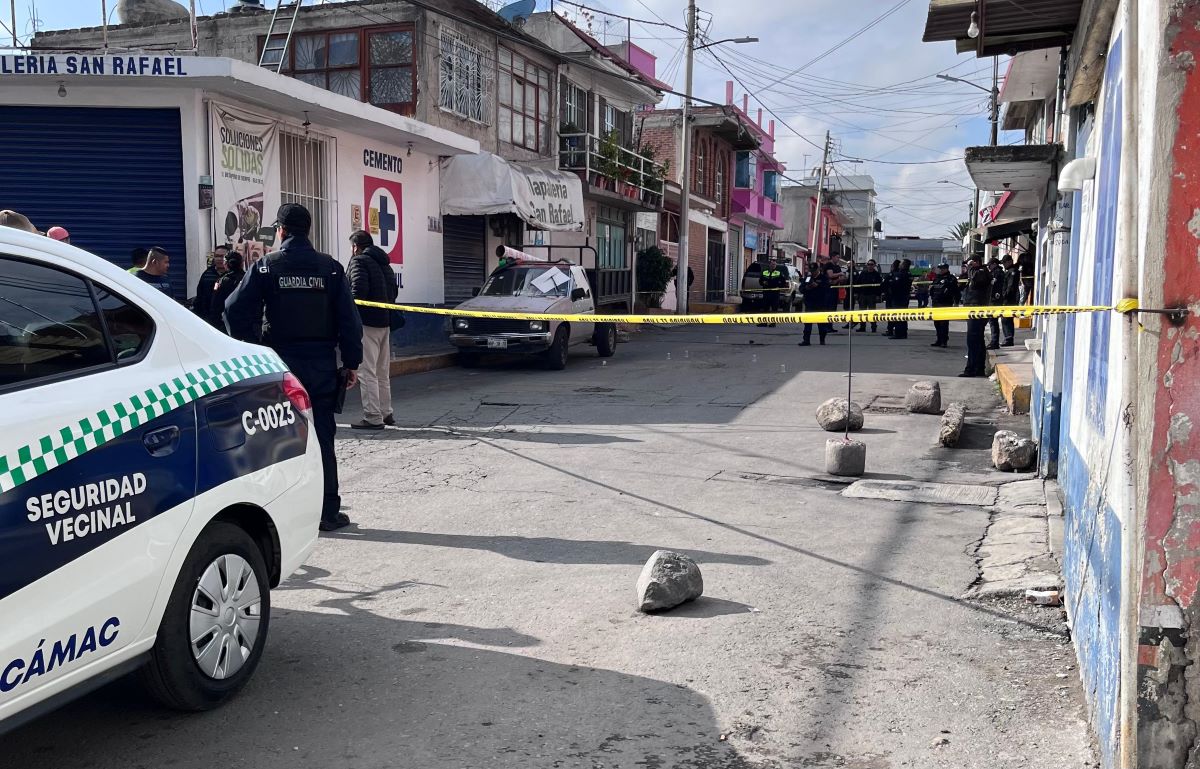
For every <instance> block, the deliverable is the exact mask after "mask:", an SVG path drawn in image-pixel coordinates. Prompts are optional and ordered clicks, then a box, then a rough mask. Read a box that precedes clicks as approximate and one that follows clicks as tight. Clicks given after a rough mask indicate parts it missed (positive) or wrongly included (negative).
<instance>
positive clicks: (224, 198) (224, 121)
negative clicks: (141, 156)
mask: <svg viewBox="0 0 1200 769" xmlns="http://www.w3.org/2000/svg"><path fill="white" fill-rule="evenodd" d="M211 114H212V132H211V135H212V157H213V166H214V169H213V170H214V173H213V176H214V177H215V178H214V186H213V207H214V215H215V222H216V227H217V240H216V242H218V243H220V242H222V237H221V234H222V233H224V241H223V242H226V243H231V244H232V245H233V248H234V250H235V251H237V252H238V253H240V254H242V257H243V259H244V261H245V264H244V266H245V267H249V266H250V264H251V263H253V262H254V261H255V260H257V259H258V258H259V257H261V256H262V255H263V254H265V253H267V252H268V251H270V250H271V248H272V247H273V246H274V245H275V228H274V227H272V226H271V224H272V219H273V218H274V216H275V211H276V209H278V207H279V163H278V156H279V153H278V152H277V151H276V147H275V139H276V137H277V136H278V131H279V124H278V123H276V122H275V121H274V120H271V119H270V118H265V117H262V116H260V115H255V114H253V113H249V112H244V111H242V110H238V109H234V108H232V107H225V106H222V105H219V104H213V105H212V110H211Z"/></svg>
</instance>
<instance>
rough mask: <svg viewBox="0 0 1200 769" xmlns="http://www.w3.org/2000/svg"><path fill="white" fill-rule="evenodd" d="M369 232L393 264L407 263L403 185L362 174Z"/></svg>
mask: <svg viewBox="0 0 1200 769" xmlns="http://www.w3.org/2000/svg"><path fill="white" fill-rule="evenodd" d="M363 191H364V193H365V194H364V198H363V199H364V200H366V202H367V231H368V232H370V233H371V236H372V237H374V238H375V245H377V246H379V247H380V248H381V249H383V251H384V253H386V254H387V255H388V260H389V261H390V262H391V263H392V264H404V223H403V211H404V203H403V201H404V185H402V184H400V182H394V181H390V180H388V179H379V178H376V177H374V176H364V177H363Z"/></svg>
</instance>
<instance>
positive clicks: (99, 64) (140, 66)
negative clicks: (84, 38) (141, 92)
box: [0, 53, 189, 77]
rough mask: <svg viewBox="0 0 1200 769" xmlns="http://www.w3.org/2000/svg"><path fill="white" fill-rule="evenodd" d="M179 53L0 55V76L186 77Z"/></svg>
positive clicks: (183, 60) (186, 65) (186, 73)
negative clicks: (177, 54) (175, 54)
mask: <svg viewBox="0 0 1200 769" xmlns="http://www.w3.org/2000/svg"><path fill="white" fill-rule="evenodd" d="M187 67H188V60H187V59H185V58H183V57H182V56H89V55H85V54H74V53H70V54H54V55H38V56H0V75H122V76H124V75H134V76H137V75H142V76H158V77H164V76H165V77H188V74H189V73H188V71H187Z"/></svg>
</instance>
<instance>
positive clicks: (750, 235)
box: [745, 227, 758, 251]
mask: <svg viewBox="0 0 1200 769" xmlns="http://www.w3.org/2000/svg"><path fill="white" fill-rule="evenodd" d="M745 244H746V248H748V249H750V250H751V251H757V250H758V230H755V229H751V228H750V227H747V228H746V235H745Z"/></svg>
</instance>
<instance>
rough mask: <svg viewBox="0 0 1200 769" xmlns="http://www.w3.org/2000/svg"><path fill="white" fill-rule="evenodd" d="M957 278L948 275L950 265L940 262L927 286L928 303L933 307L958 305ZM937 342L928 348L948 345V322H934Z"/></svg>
mask: <svg viewBox="0 0 1200 769" xmlns="http://www.w3.org/2000/svg"><path fill="white" fill-rule="evenodd" d="M958 297H959V290H958V278H956V277H954V276H953V275H951V274H950V265H948V264H946V263H945V262H942V263H941V264H939V265H938V266H937V272H936V274H935V275H934V276H933V281H932V282H931V283H930V284H929V302H930V304H931V305H932V306H934V307H953V306H954V305H956V304H958ZM933 328H934V331H936V332H937V340H936V341H935V342H934V343H933V344H931V345H930V347H946V346H947V345H949V344H950V321H948V320H935V321H934V322H933Z"/></svg>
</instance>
